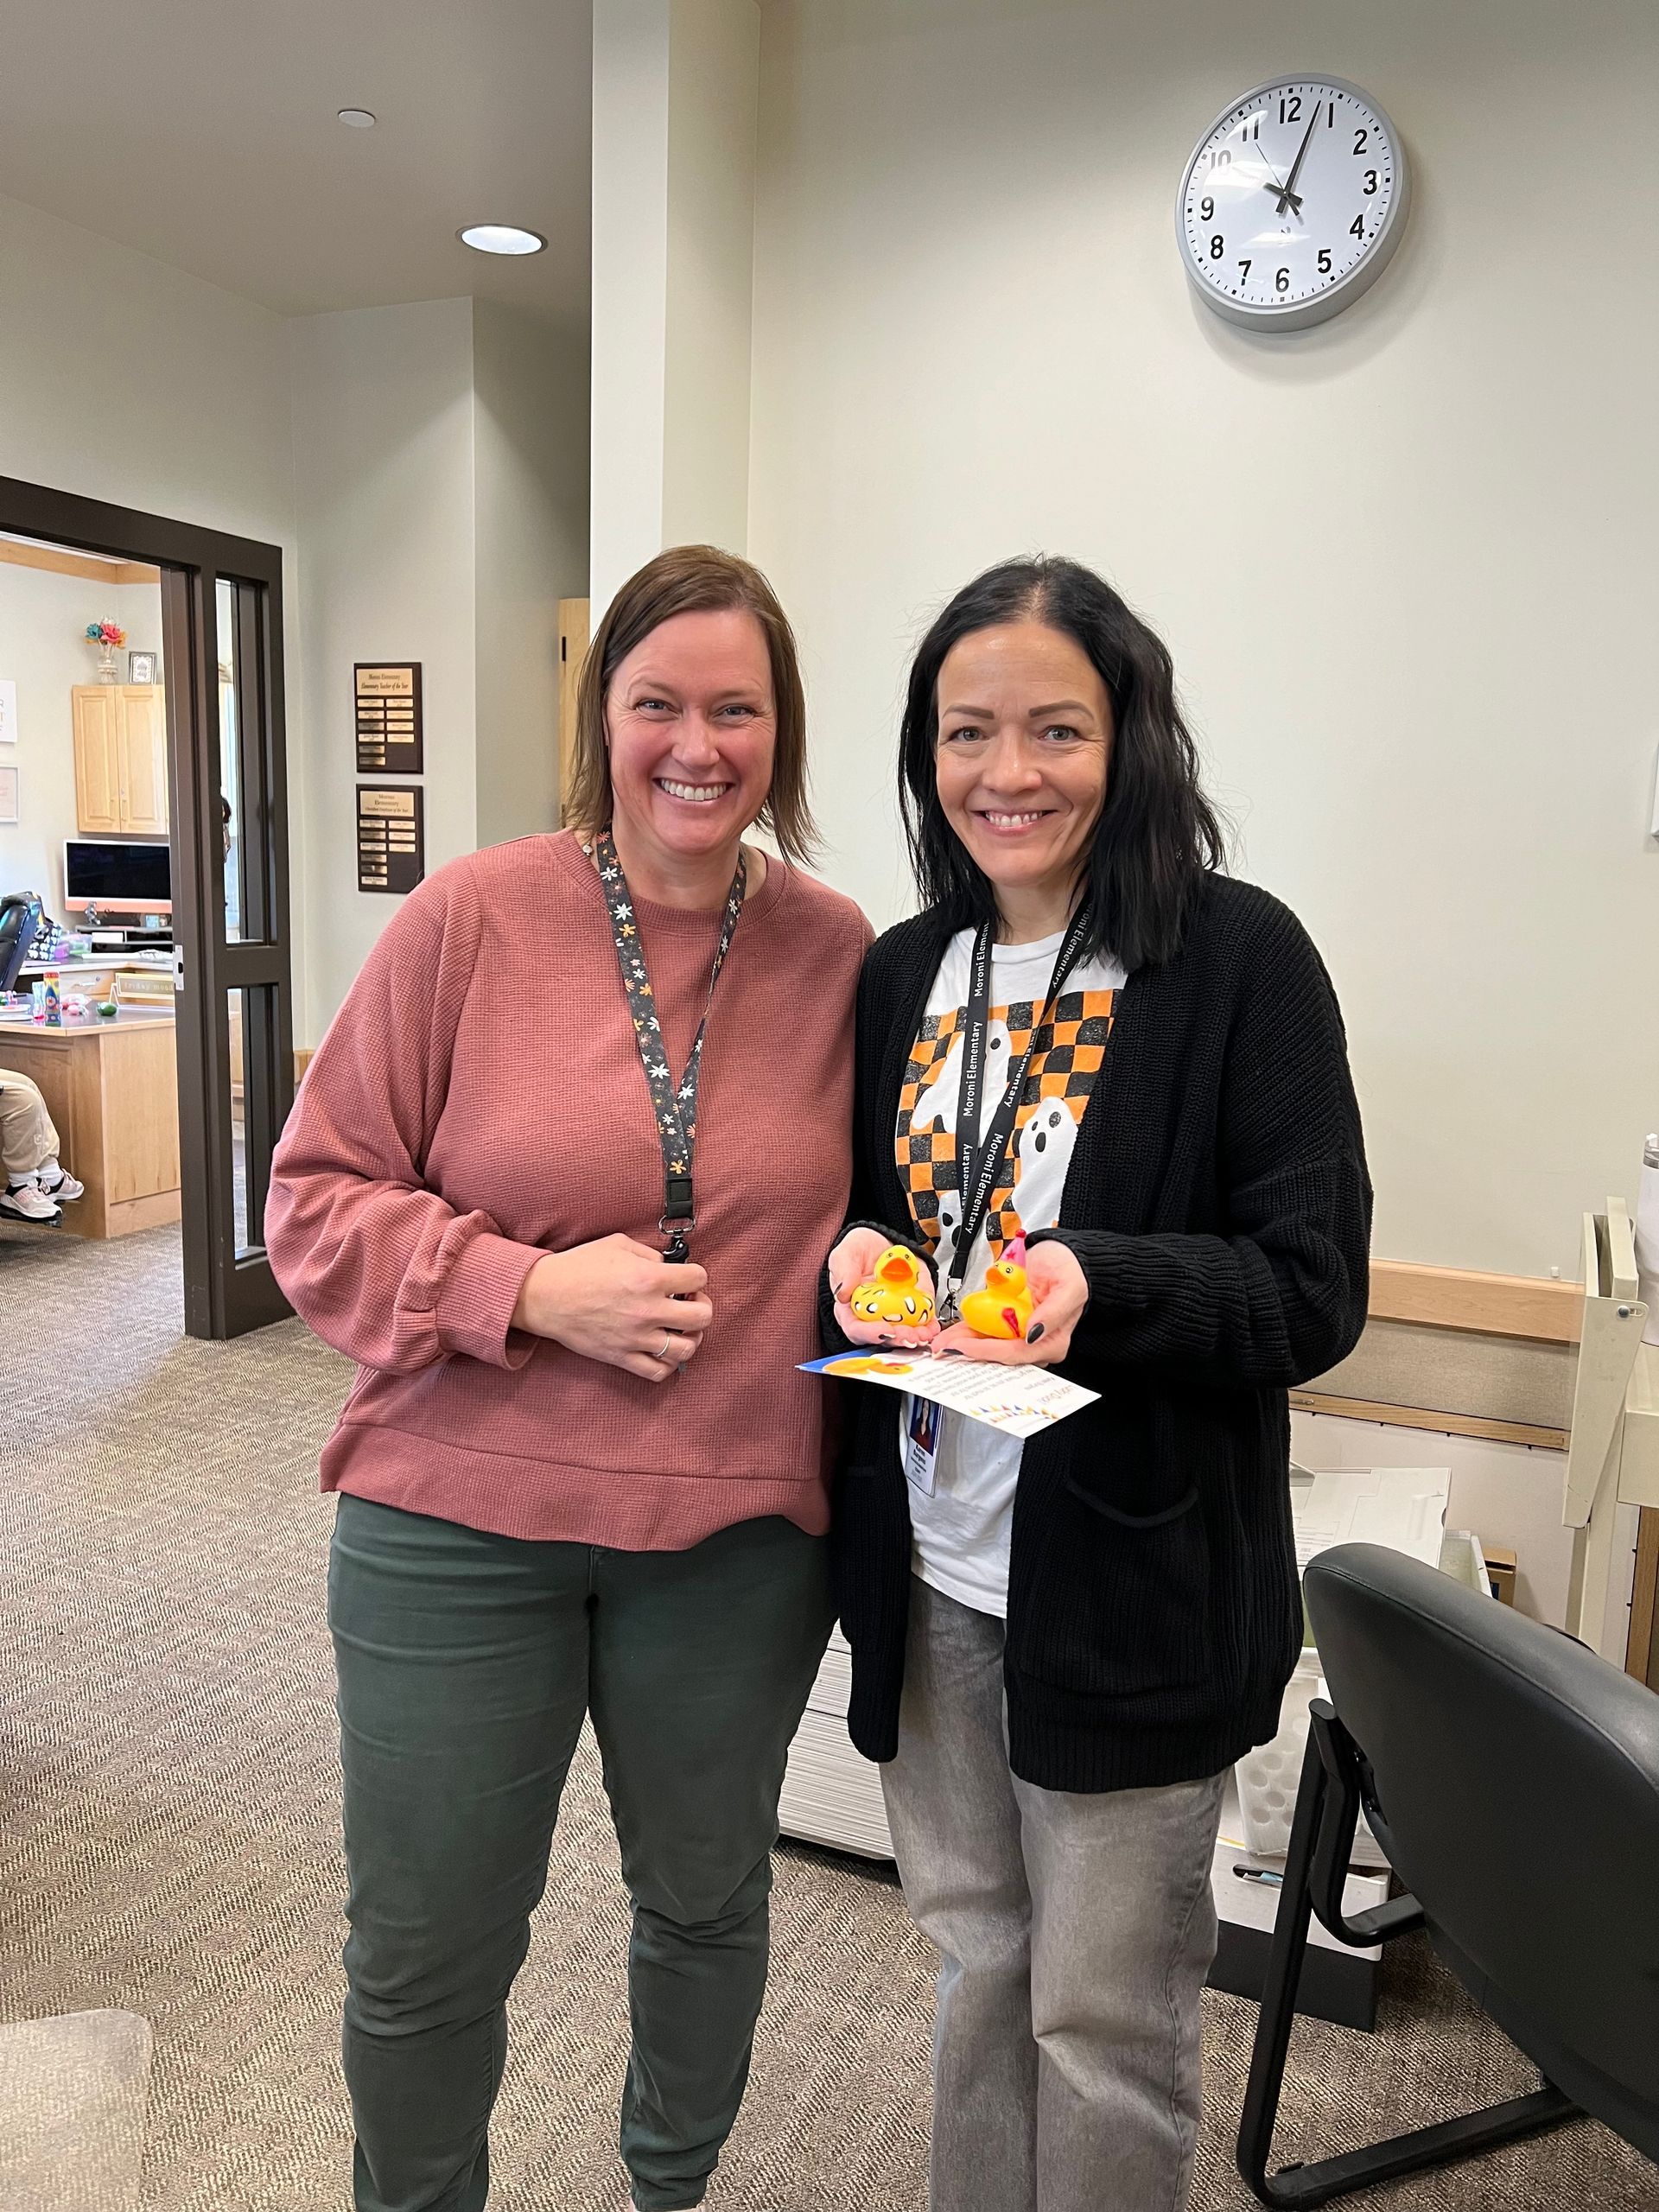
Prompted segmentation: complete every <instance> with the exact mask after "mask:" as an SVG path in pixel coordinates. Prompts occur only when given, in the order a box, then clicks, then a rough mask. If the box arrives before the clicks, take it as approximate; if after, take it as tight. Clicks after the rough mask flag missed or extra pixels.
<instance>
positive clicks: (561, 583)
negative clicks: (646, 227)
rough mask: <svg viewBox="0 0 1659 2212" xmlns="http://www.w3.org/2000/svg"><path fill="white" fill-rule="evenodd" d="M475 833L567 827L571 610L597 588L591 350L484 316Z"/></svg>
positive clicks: (476, 325)
mask: <svg viewBox="0 0 1659 2212" xmlns="http://www.w3.org/2000/svg"><path fill="white" fill-rule="evenodd" d="M473 376H474V417H473V466H474V491H475V497H476V561H477V590H476V599H477V607H478V639H477V664H478V665H477V696H478V717H477V732H478V736H477V746H478V761H477V773H476V790H477V824H476V828H477V836H478V842H479V843H480V845H494V844H499V843H501V842H503V840H505V839H506V838H509V837H523V836H526V835H528V834H529V833H530V832H531V831H532V830H538V829H556V828H557V827H558V821H559V760H558V726H559V620H558V616H559V607H558V603H559V601H560V600H562V599H581V598H582V597H584V596H585V595H586V593H587V590H588V346H587V343H586V340H585V338H584V337H582V334H572V333H569V332H562V331H559V330H556V329H554V328H552V327H550V326H549V325H547V324H546V323H544V322H543V321H540V320H538V319H537V318H535V317H533V316H530V315H520V314H517V313H515V312H514V311H513V310H512V308H504V307H499V306H497V305H495V304H493V302H489V301H486V300H478V301H475V302H474V307H473Z"/></svg>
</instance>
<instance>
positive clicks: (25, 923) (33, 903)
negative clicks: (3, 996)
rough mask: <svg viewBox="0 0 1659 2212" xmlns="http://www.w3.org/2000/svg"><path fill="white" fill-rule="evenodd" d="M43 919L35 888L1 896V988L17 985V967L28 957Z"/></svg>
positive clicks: (5, 988) (8, 989)
mask: <svg viewBox="0 0 1659 2212" xmlns="http://www.w3.org/2000/svg"><path fill="white" fill-rule="evenodd" d="M41 919H42V915H41V902H40V900H39V899H37V898H36V897H35V894H34V893H33V892H32V891H12V892H9V893H7V894H6V896H5V897H4V898H3V899H0V991H10V990H12V989H14V988H16V982H17V970H18V969H20V968H21V967H22V964H23V963H24V961H25V960H27V959H28V957H29V947H30V945H32V944H34V942H35V935H36V933H37V931H39V929H40V926H41Z"/></svg>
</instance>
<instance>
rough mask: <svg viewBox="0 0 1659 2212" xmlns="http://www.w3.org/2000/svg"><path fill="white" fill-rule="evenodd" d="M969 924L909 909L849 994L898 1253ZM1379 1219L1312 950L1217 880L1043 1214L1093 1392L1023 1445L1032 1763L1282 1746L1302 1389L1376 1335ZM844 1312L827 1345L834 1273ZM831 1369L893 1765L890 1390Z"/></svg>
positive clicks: (1018, 1637)
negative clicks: (955, 964) (925, 1102)
mask: <svg viewBox="0 0 1659 2212" xmlns="http://www.w3.org/2000/svg"><path fill="white" fill-rule="evenodd" d="M949 938H950V930H949V928H948V926H947V925H945V924H944V922H943V921H942V920H941V918H940V917H939V915H938V912H937V911H933V912H928V913H925V914H922V915H918V917H917V918H915V919H914V920H912V921H908V922H901V923H900V924H899V925H898V927H897V928H895V929H891V930H889V931H887V934H886V935H885V936H884V937H882V938H879V939H878V940H877V942H876V944H874V946H872V948H871V950H870V952H869V955H868V959H867V960H866V963H865V966H864V972H863V976H862V979H861V983H860V987H859V997H858V1022H857V1039H858V1045H857V1050H858V1075H857V1090H856V1103H855V1114H856V1124H855V1136H854V1162H855V1167H854V1176H855V1179H854V1185H853V1198H852V1206H851V1210H850V1215H849V1218H850V1219H851V1220H853V1221H855V1222H866V1223H868V1224H871V1225H874V1226H878V1227H881V1228H883V1229H884V1230H886V1231H887V1233H889V1234H896V1236H897V1237H898V1238H899V1241H910V1240H911V1238H912V1234H913V1230H912V1222H911V1218H910V1214H909V1211H908V1207H907V1205H906V1198H905V1193H904V1191H903V1189H902V1187H901V1185H900V1183H899V1175H898V1170H897V1167H896V1165H895V1162H894V1159H893V1130H894V1125H895V1119H896V1116H897V1113H898V1108H899V1087H900V1084H901V1083H902V1081H903V1077H904V1069H905V1064H906V1059H907V1058H908V1056H909V1052H910V1046H911V1044H912V1039H914V1037H915V1035H916V1033H917V1030H918V1027H919V1024H920V1020H921V1016H922V1014H923V1012H924V1009H925V1006H926V1002H927V995H928V992H929V989H930V987H931V984H932V981H933V978H934V976H935V974H936V973H937V972H938V965H939V961H940V957H941V956H942V954H943V952H944V947H945V944H947V942H948V941H949ZM1370 1213H1371V1190H1370V1179H1369V1177H1368V1175H1367V1173H1366V1167H1365V1156H1364V1151H1363V1145H1362V1141H1361V1136H1360V1126H1359V1109H1358V1107H1357V1103H1356V1102H1355V1098H1354V1092H1353V1086H1352V1084H1351V1081H1350V1078H1349V1074H1348V1063H1347V1054H1346V1047H1345V1043H1344V1034H1343V1027H1342V1017H1341V1015H1340V1014H1339V1013H1338V1008H1337V1001H1336V998H1335V995H1334V994H1333V992H1332V988H1331V982H1330V978H1329V977H1328V976H1327V975H1326V974H1325V968H1324V965H1323V963H1321V961H1320V959H1319V954H1318V952H1317V951H1316V950H1314V948H1313V944H1312V942H1311V941H1310V939H1309V938H1308V936H1307V934H1306V931H1304V930H1303V928H1302V926H1301V925H1300V923H1299V922H1298V921H1297V919H1296V918H1295V916H1294V914H1292V913H1291V912H1289V911H1288V909H1287V908H1286V907H1284V906H1281V905H1280V903H1279V902H1278V900H1277V899H1273V898H1270V897H1269V896H1268V893H1266V892H1264V891H1261V890H1258V889H1256V888H1255V887H1253V886H1251V885H1249V884H1244V883H1238V882H1234V881H1232V880H1229V879H1227V878H1225V877H1222V876H1214V875H1211V876H1206V877H1205V879H1204V882H1203V887H1202V889H1201V891H1200V893H1199V895H1198V899H1197V900H1196V902H1195V906H1194V911H1193V914H1192V920H1191V922H1190V925H1189V926H1188V930H1187V932H1186V937H1185V943H1184V945H1183V948H1182V950H1181V951H1180V952H1179V954H1178V955H1177V956H1176V957H1175V958H1174V959H1173V960H1171V961H1169V962H1167V963H1164V964H1162V965H1160V966H1156V967H1151V968H1146V969H1141V970H1140V971H1138V972H1137V973H1136V974H1135V975H1134V976H1131V977H1130V978H1129V981H1128V984H1127V985H1126V986H1125V987H1124V988H1123V989H1122V992H1121V993H1120V994H1119V996H1118V1001H1117V1007H1116V1020H1114V1023H1113V1026H1112V1031H1111V1035H1110V1038H1109V1042H1108V1045H1107V1047H1106V1054H1105V1058H1104V1061H1103V1065H1102V1067H1101V1071H1100V1074H1099V1076H1098V1077H1097V1078H1096V1084H1095V1088H1094V1090H1093V1093H1092V1094H1091V1096H1090V1099H1089V1103H1088V1105H1087V1107H1086V1108H1085V1109H1084V1116H1083V1122H1082V1126H1081V1128H1079V1130H1078V1132H1077V1148H1076V1150H1075V1152H1074V1154H1073V1155H1072V1160H1071V1168H1070V1171H1069V1173H1068V1174H1067V1177H1066V1184H1065V1198H1064V1202H1063V1204H1062V1205H1061V1209H1060V1220H1059V1226H1058V1228H1057V1229H1054V1230H1048V1231H1045V1232H1043V1234H1044V1235H1047V1236H1057V1237H1058V1238H1059V1239H1060V1240H1061V1241H1062V1242H1063V1243H1065V1244H1066V1245H1068V1246H1069V1247H1070V1249H1071V1250H1072V1251H1073V1252H1075V1253H1076V1255H1077V1258H1078V1260H1079V1261H1080V1262H1082V1266H1083V1270H1084V1274H1085V1275H1086V1276H1087V1277H1088V1280H1089V1286H1090V1302H1089V1306H1088V1308H1087V1310H1086V1312H1085V1313H1084V1317H1083V1319H1082V1320H1081V1321H1080V1322H1079V1323H1078V1325H1077V1329H1076V1331H1075V1332H1074V1334H1073V1337H1072V1342H1071V1351H1070V1353H1069V1355H1068V1357H1067V1358H1066V1359H1065V1362H1064V1363H1062V1364H1061V1366H1060V1368H1059V1370H1058V1372H1059V1373H1061V1374H1063V1375H1067V1376H1071V1378H1072V1379H1073V1380H1074V1381H1076V1382H1078V1383H1084V1384H1086V1385H1087V1386H1088V1387H1089V1388H1090V1389H1095V1390H1098V1391H1099V1392H1100V1393H1101V1395H1100V1398H1099V1399H1098V1401H1097V1402H1096V1403H1095V1404H1093V1405H1091V1406H1088V1407H1086V1408H1084V1410H1083V1411H1082V1412H1081V1413H1078V1414H1072V1415H1071V1418H1070V1419H1069V1420H1068V1421H1062V1422H1060V1423H1059V1424H1058V1426H1057V1427H1054V1428H1052V1429H1051V1430H1049V1431H1047V1432H1046V1433H1044V1434H1042V1435H1040V1436H1037V1437H1033V1439H1032V1440H1030V1441H1029V1442H1028V1443H1027V1446H1026V1449H1025V1453H1024V1457H1023V1459H1022V1461H1021V1465H1020V1481H1019V1487H1018V1490H1017V1491H1016V1494H1015V1498H1014V1527H1013V1535H1012V1549H1011V1558H1010V1563H1009V1580H1008V1617H1007V1654H1006V1662H1005V1669H1006V1675H1005V1678H1006V1682H1007V1712H1008V1751H1009V1758H1010V1762H1011V1764H1012V1766H1013V1768H1014V1772H1015V1773H1016V1774H1017V1775H1020V1776H1022V1777H1024V1778H1025V1779H1026V1780H1027V1781H1029V1782H1033V1783H1038V1784H1039V1786H1041V1787H1043V1788H1045V1789H1071V1790H1104V1789H1132V1788H1137V1787H1141V1786H1145V1785H1151V1784H1157V1783H1173V1782H1182V1781H1190V1780H1193V1779H1196V1778H1197V1777H1200V1776H1205V1775H1210V1774H1214V1773H1217V1772H1218V1771H1219V1770H1221V1769H1222V1768H1223V1767H1225V1766H1227V1765H1229V1764H1230V1763H1231V1762H1232V1761H1233V1760H1234V1759H1236V1758H1239V1757H1240V1756H1242V1754H1243V1752H1244V1751H1247V1750H1249V1747H1250V1746H1251V1745H1254V1744H1260V1743H1263V1742H1265V1741H1266V1740H1267V1739H1268V1738H1269V1737H1270V1736H1272V1735H1273V1734H1274V1731H1275V1730H1276V1728H1277V1726H1278V1721H1279V1704H1280V1698H1281V1693H1282V1691H1283V1688H1284V1685H1285V1682H1286V1681H1287V1678H1288V1676H1289V1675H1290V1671H1291V1669H1292V1668H1293V1667H1294V1664H1295V1662H1296V1656H1297V1653H1298V1651H1299V1650H1300V1647H1301V1637H1302V1608H1301V1599H1300V1592H1299V1590H1298V1585H1297V1576H1296V1564H1295V1558H1294V1550H1293V1547H1292V1539H1291V1525H1290V1492H1289V1480H1288V1476H1289V1438H1290V1414H1289V1403H1288V1400H1287V1395H1286V1393H1287V1386H1289V1385H1291V1384H1293V1383H1301V1382H1304V1381H1306V1379H1307V1378H1308V1377H1309V1376H1313V1375H1318V1374H1319V1373H1321V1372H1322V1371H1323V1370H1325V1369H1326V1368H1328V1367H1331V1366H1332V1365H1333V1364H1334V1363H1336V1362H1337V1361H1338V1360H1339V1359H1341V1358H1342V1357H1344V1354H1346V1353H1347V1352H1348V1351H1351V1349H1352V1347H1353V1345H1354V1344H1355V1343H1356V1341H1357V1338H1358V1336H1359V1332H1360V1330H1361V1329H1362V1327H1363V1325H1364V1319H1365V1304H1366V1288H1367V1285H1366V1254H1367V1250H1368V1247H1369V1243H1370ZM1032 1241H1033V1243H1037V1242H1039V1241H1040V1238H1039V1237H1033V1239H1032ZM825 1329H826V1341H828V1342H829V1343H831V1344H836V1345H839V1344H841V1343H842V1338H841V1337H840V1335H839V1332H837V1331H836V1329H835V1327H834V1324H833V1321H832V1320H831V1319H829V1299H828V1294H827V1293H826V1298H825ZM842 1388H843V1389H844V1390H845V1391H846V1392H847V1394H848V1395H847V1401H846V1405H845V1414H846V1419H845V1421H844V1424H843V1427H844V1434H843V1440H842V1449H841V1452H840V1462H839V1465H838V1468H837V1471H836V1498H835V1518H834V1526H833V1532H832V1544H833V1550H834V1555H835V1561H836V1588H837V1599H838V1605H839V1610H840V1613H841V1619H842V1627H843V1628H844V1630H845V1631H846V1634H847V1637H848V1640H849V1643H851V1645H852V1649H853V1691H852V1705H851V1711H850V1713H849V1724H848V1725H849V1728H850V1730H851V1732H852V1737H853V1741H854V1742H855V1744H856V1745H857V1746H858V1748H859V1749H860V1751H862V1752H863V1753H864V1754H865V1756H866V1757H867V1758H872V1759H890V1758H893V1754H894V1752H895V1751H896V1749H897V1747H898V1726H899V1691H900V1688H901V1687H902V1684H903V1678H904V1654H905V1633H906V1620H907V1616H908V1611H909V1602H910V1563H911V1526H910V1509H909V1503H908V1496H907V1492H906V1484H905V1478H904V1475H903V1472H902V1470H901V1467H900V1463H899V1404H898V1401H897V1400H896V1399H895V1398H894V1396H893V1393H892V1392H891V1391H888V1390H885V1389H877V1388H875V1387H874V1386H873V1385H871V1384H868V1383H865V1384H860V1383H848V1384H843V1386H842Z"/></svg>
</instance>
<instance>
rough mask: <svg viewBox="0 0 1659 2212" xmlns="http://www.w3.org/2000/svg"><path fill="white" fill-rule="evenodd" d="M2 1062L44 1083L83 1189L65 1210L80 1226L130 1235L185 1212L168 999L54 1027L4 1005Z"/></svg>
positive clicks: (74, 1229)
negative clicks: (151, 1006) (161, 1003)
mask: <svg viewBox="0 0 1659 2212" xmlns="http://www.w3.org/2000/svg"><path fill="white" fill-rule="evenodd" d="M0 1068H15V1069H16V1071H17V1072H18V1074H19V1075H26V1076H28V1077H29V1079H30V1081H31V1082H33V1083H35V1084H39V1086H40V1090H41V1096H42V1097H43V1098H44V1099H45V1100H46V1105H47V1111H48V1113H49V1114H50V1115H51V1116H52V1118H53V1120H54V1122H56V1123H57V1125H58V1135H59V1138H60V1141H61V1142H62V1145H63V1159H64V1165H65V1166H67V1168H68V1169H69V1171H70V1173H72V1174H73V1175H76V1176H78V1177H79V1179H80V1181H81V1182H83V1183H84V1184H85V1185H86V1197H85V1198H78V1199H76V1200H75V1202H74V1204H73V1205H67V1206H65V1208H64V1210H63V1225H64V1227H65V1229H67V1230H68V1231H69V1232H70V1233H71V1235H72V1236H128V1235H130V1233H131V1232H132V1230H136V1229H154V1228H155V1227H156V1225H157V1224H159V1223H161V1222H164V1221H176V1220H177V1219H178V1218H179V1212H180V1201H179V1084H178V1073H177V1065H176V1062H175V1043H174V1018H173V1009H172V1007H165V1008H163V1009H162V1010H160V1011H158V1012H155V1013H152V1012H151V1011H150V1010H149V1008H148V1007H123V1008H122V1010H121V1012H120V1013H119V1014H117V1015H116V1016H115V1018H114V1020H110V1021H99V1020H87V1021H68V1020H66V1021H65V1023H64V1026H63V1027H62V1028H61V1029H48V1028H46V1027H44V1026H43V1025H42V1024H40V1023H37V1022H35V1021H31V1020H30V1019H29V1016H28V1014H14V1013H0Z"/></svg>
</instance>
